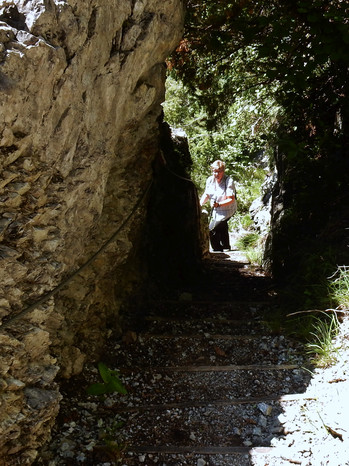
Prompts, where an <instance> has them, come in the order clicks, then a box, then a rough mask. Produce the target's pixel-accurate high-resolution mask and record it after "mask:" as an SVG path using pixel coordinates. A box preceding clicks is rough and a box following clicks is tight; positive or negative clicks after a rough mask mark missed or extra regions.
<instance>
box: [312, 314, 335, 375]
mask: <svg viewBox="0 0 349 466" xmlns="http://www.w3.org/2000/svg"><path fill="white" fill-rule="evenodd" d="M338 329H339V322H338V319H337V316H336V314H331V315H328V314H326V313H322V317H320V318H316V319H315V321H314V322H313V330H312V331H311V332H310V339H311V341H309V343H307V345H306V348H307V352H308V354H311V355H315V357H314V358H313V359H312V362H313V363H314V364H315V365H317V366H318V367H328V366H331V365H332V364H334V363H335V362H336V361H337V352H338V348H336V347H335V345H334V342H333V340H334V338H335V337H336V336H337V335H338Z"/></svg>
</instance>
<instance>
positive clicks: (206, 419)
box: [36, 251, 349, 466]
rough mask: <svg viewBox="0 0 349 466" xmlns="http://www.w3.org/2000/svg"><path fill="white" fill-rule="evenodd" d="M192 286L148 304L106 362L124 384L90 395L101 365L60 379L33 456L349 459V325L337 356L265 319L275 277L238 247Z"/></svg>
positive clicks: (106, 463) (69, 461)
mask: <svg viewBox="0 0 349 466" xmlns="http://www.w3.org/2000/svg"><path fill="white" fill-rule="evenodd" d="M206 265H207V266H206V269H205V273H204V274H203V276H202V277H201V280H200V283H199V284H197V286H195V287H193V288H191V289H188V290H180V291H178V293H176V294H173V295H172V296H167V297H166V299H164V298H162V299H161V300H160V299H159V300H156V301H155V302H153V303H151V305H149V306H147V308H146V309H145V310H144V312H143V313H140V314H141V315H142V317H141V318H140V317H139V316H138V318H137V320H134V319H133V318H130V319H128V321H127V331H125V334H124V336H123V338H122V339H120V340H114V339H113V338H111V339H110V342H109V345H108V348H109V349H108V353H107V354H105V356H104V358H103V361H104V362H105V364H106V365H107V367H108V368H110V369H112V370H118V371H120V377H121V379H122V381H123V384H124V385H125V387H126V388H127V391H128V394H127V395H120V394H118V393H112V394H108V395H105V396H103V397H96V396H91V395H87V393H86V388H87V387H88V386H89V385H90V384H92V383H96V382H101V379H100V375H99V373H98V370H97V367H96V366H92V365H87V366H86V368H85V370H84V372H83V374H81V376H79V377H76V378H75V379H74V380H71V381H69V382H68V383H66V384H65V385H63V386H62V393H63V395H64V399H63V401H62V405H61V411H60V415H59V417H58V419H57V424H56V426H55V428H54V431H53V435H52V441H51V443H50V444H49V445H47V446H46V447H45V448H43V450H42V451H41V453H40V457H39V458H38V460H37V462H36V465H37V466H39V465H48V466H58V465H82V466H87V465H91V466H92V465H93V466H102V465H103V466H111V465H116V464H117V465H125V466H126V465H127V466H128V465H147V466H152V465H162V466H165V465H166V466H169V465H178V466H180V465H192V466H194V465H195V466H205V465H215V466H220V465H226V466H234V465H236V466H245V465H246V466H247V465H258V466H265V465H269V466H279V465H292V464H300V465H313V466H322V465H330V466H344V465H349V403H348V395H349V390H348V389H349V377H348V370H349V369H348V360H349V348H348V347H349V345H348V341H349V340H348V336H349V325H348V321H347V320H346V319H344V321H343V323H342V325H341V331H340V335H339V336H338V341H337V345H338V346H341V350H340V351H339V353H338V362H337V364H336V365H334V366H333V367H331V368H329V369H321V370H320V369H317V370H313V369H311V370H310V365H309V363H308V361H306V360H305V357H304V348H303V346H302V345H301V344H300V343H299V342H297V341H295V340H292V339H290V338H288V337H286V336H285V335H280V334H274V333H273V332H272V331H271V330H270V328H269V326H268V325H267V324H266V320H267V317H268V314H269V313H270V312H272V311H273V309H274V307H275V304H274V299H273V297H274V291H273V287H272V283H271V281H270V279H269V278H268V277H266V276H265V275H264V274H263V271H261V270H256V269H253V268H251V267H250V266H249V265H248V264H247V263H246V261H245V259H244V257H243V256H242V255H241V254H240V253H239V252H238V251H232V252H229V253H224V254H214V255H213V254H212V255H211V257H210V259H209V260H208V261H207V264H206Z"/></svg>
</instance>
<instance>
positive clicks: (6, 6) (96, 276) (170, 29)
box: [0, 0, 183, 465]
mask: <svg viewBox="0 0 349 466" xmlns="http://www.w3.org/2000/svg"><path fill="white" fill-rule="evenodd" d="M182 24H183V8H182V2H181V0H165V1H164V0H93V1H88V2H87V1H85V0H49V1H46V0H45V1H44V0H31V1H26V0H8V1H3V2H1V7H0V91H1V101H0V106H1V110H0V147H1V159H0V164H1V173H2V176H1V179H0V201H1V215H0V239H1V244H0V262H1V264H0V318H1V320H2V322H3V323H6V322H7V321H8V319H9V318H11V317H13V315H15V314H16V313H19V312H21V311H22V310H23V309H24V308H25V307H26V305H27V304H28V303H32V302H35V301H36V300H38V299H39V298H40V297H42V296H43V295H44V294H45V293H47V292H48V291H50V290H52V289H54V287H56V286H57V285H58V284H59V283H61V281H62V280H63V279H66V278H67V277H68V276H69V275H70V274H72V273H73V272H74V271H75V270H77V269H78V267H79V266H81V265H82V264H83V263H84V262H85V261H86V260H87V259H89V258H90V257H91V256H92V255H93V254H94V253H95V252H96V251H97V250H98V248H99V247H100V246H101V245H102V244H103V243H104V242H105V241H106V240H107V239H108V238H109V237H110V236H111V235H112V234H113V232H114V231H116V230H117V229H118V228H119V226H120V225H121V224H122V222H123V221H124V220H125V219H126V218H127V217H128V215H129V214H130V213H131V212H132V209H133V207H134V206H135V205H136V204H137V202H138V200H139V198H140V197H141V195H142V193H143V192H144V191H145V190H146V189H147V187H148V185H149V183H150V180H151V178H152V163H153V161H154V159H155V158H156V157H157V154H158V151H159V149H158V147H159V144H158V138H159V134H158V131H159V130H158V122H157V120H158V118H159V116H160V114H161V106H160V103H161V102H162V101H163V99H164V80H165V67H164V64H163V63H164V60H165V58H166V56H167V55H168V54H169V53H170V52H171V51H172V50H173V48H174V47H175V46H176V44H177V43H178V41H179V38H180V36H181V33H182ZM145 210H146V209H144V208H142V209H139V210H137V212H136V213H135V214H134V215H133V216H132V219H131V220H130V221H129V222H128V223H127V224H126V226H125V227H124V228H123V229H122V230H121V231H120V234H119V235H118V237H117V240H116V241H114V242H112V243H111V244H110V245H109V246H108V248H107V249H106V250H105V251H104V252H103V254H101V255H100V256H98V258H97V259H96V260H95V261H94V262H93V263H92V264H91V265H90V267H89V268H88V269H85V270H84V271H83V273H82V274H80V275H78V276H77V277H75V278H74V280H73V281H72V282H71V283H70V284H69V286H68V287H66V288H64V289H63V290H62V291H61V292H60V293H59V294H57V295H55V296H54V297H52V298H50V299H49V300H48V301H47V302H46V303H45V304H44V305H42V306H40V307H38V308H37V309H35V310H34V311H33V312H31V313H29V314H27V315H26V316H25V318H23V319H21V320H19V321H17V322H15V323H14V324H13V325H11V326H8V327H5V328H4V326H3V327H2V331H1V334H0V343H1V355H0V361H1V365H0V372H1V373H0V389H1V392H0V404H1V414H0V457H1V458H2V459H3V461H5V463H6V464H8V465H10V464H26V463H31V462H32V461H33V459H34V458H35V456H36V450H37V447H38V446H39V445H41V444H42V443H44V442H45V441H46V439H47V438H48V436H49V432H50V426H51V425H52V423H53V421H54V418H55V416H56V413H57V411H58V407H59V400H60V394H59V390H58V388H57V386H56V383H55V376H56V374H57V372H58V371H59V370H60V374H61V375H62V376H63V377H70V376H71V375H73V374H76V373H79V372H80V371H81V369H82V367H83V364H84V361H85V360H86V359H87V358H91V357H92V355H94V357H96V355H97V354H98V351H99V350H100V348H101V346H102V344H103V342H104V338H105V335H106V328H107V327H110V326H111V327H114V328H115V327H117V326H118V313H119V308H120V305H121V303H122V301H123V299H124V297H125V295H127V294H128V293H130V292H131V291H132V289H133V287H134V283H135V282H136V281H137V279H139V278H140V277H139V276H138V274H139V269H137V267H136V266H134V267H133V264H134V262H135V260H136V259H135V248H136V245H137V244H138V243H139V237H140V235H141V231H142V223H143V221H144V215H145ZM126 269H127V271H128V273H127V274H126V273H125V270H126ZM16 461H17V462H16ZM18 461H19V462H20V463H18Z"/></svg>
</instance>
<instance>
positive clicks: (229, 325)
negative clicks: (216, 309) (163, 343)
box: [146, 316, 271, 335]
mask: <svg viewBox="0 0 349 466" xmlns="http://www.w3.org/2000/svg"><path fill="white" fill-rule="evenodd" d="M146 321H147V332H148V333H153V334H155V333H156V334H170V335H190V334H191V333H195V334H199V335H200V334H205V333H209V334H213V335H214V334H216V335H217V334H218V335H223V334H226V335H238V334H243V335H253V334H264V335H265V334H268V333H271V331H270V330H269V328H268V326H267V325H266V323H264V322H263V321H261V320H257V319H253V320H252V319H243V320H241V319H240V320H231V319H224V318H219V316H218V318H217V317H216V318H209V317H207V318H201V319H194V318H193V319H190V320H188V319H185V318H168V317H162V316H153V317H147V319H146Z"/></svg>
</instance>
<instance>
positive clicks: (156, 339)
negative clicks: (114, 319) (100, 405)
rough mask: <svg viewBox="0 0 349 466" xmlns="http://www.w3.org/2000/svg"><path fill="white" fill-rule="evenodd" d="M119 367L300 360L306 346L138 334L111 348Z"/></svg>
mask: <svg viewBox="0 0 349 466" xmlns="http://www.w3.org/2000/svg"><path fill="white" fill-rule="evenodd" d="M111 351H112V352H113V355H114V356H113V364H114V365H115V366H116V367H119V368H121V367H133V366H138V367H144V368H145V369H149V368H154V367H158V366H164V367H171V366H181V365H186V366H187V365H196V366H207V365H210V366H213V365H245V364H250V365H253V364H285V363H290V362H292V363H295V364H296V363H300V362H302V359H301V357H299V358H297V352H301V351H302V346H301V345H300V344H299V343H297V342H295V341H293V340H287V339H286V338H285V337H284V336H262V337H258V338H256V336H254V335H250V336H248V335H244V336H243V337H241V336H240V337H239V336H235V337H232V336H220V335H218V336H211V335H206V336H205V335H196V336H194V335H192V336H188V337H186V336H169V335H163V336H160V335H157V336H155V335H146V334H145V335H138V338H137V341H136V342H133V343H129V344H121V345H116V346H115V347H114V348H111Z"/></svg>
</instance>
